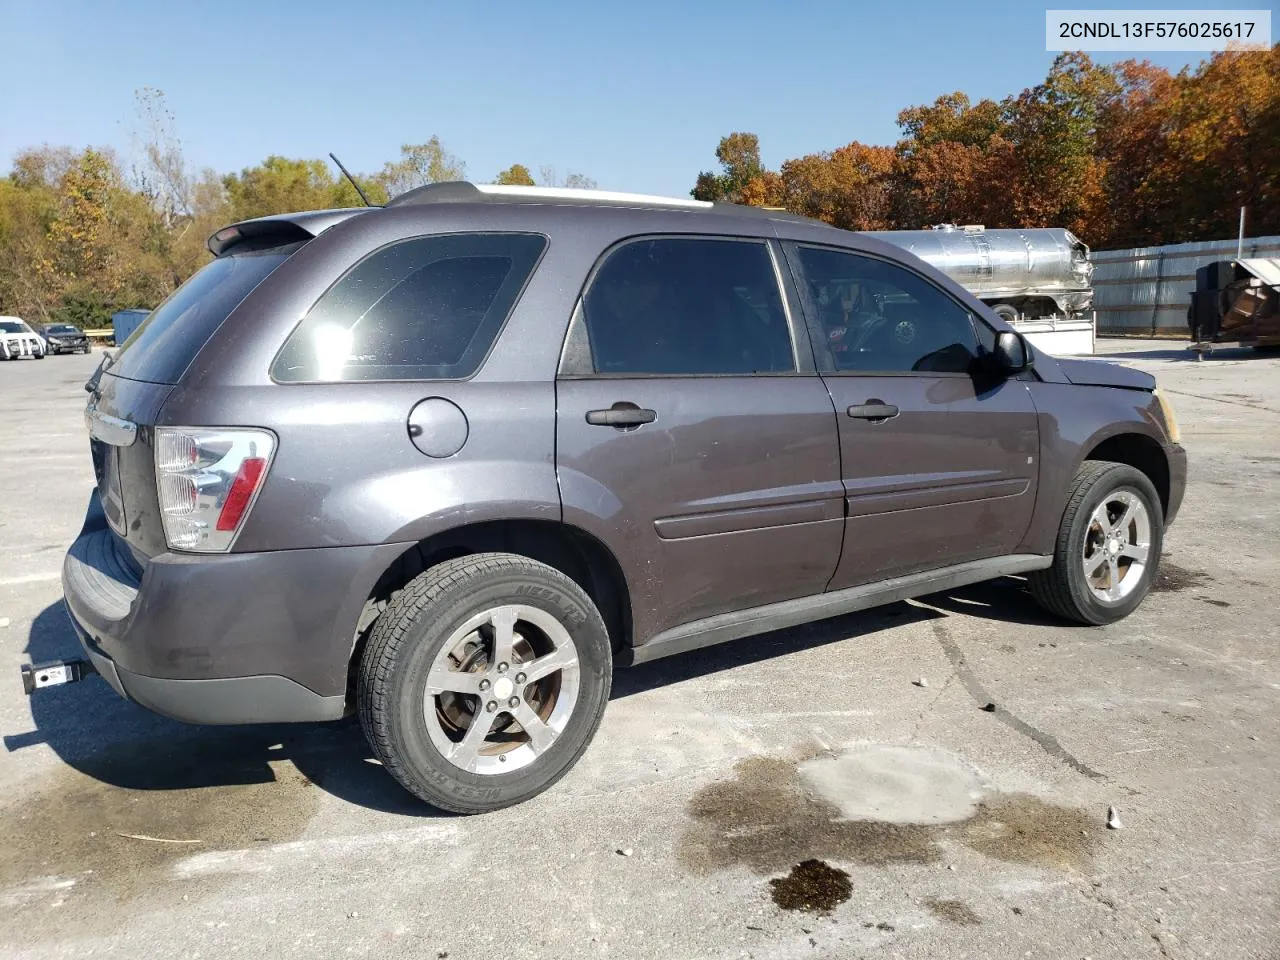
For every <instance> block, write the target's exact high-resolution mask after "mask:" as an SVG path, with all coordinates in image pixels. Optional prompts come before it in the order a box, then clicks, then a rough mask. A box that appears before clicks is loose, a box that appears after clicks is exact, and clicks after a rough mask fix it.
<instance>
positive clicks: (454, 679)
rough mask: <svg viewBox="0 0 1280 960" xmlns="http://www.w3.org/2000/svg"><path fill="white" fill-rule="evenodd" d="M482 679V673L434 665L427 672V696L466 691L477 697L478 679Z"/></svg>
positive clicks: (478, 694) (478, 689)
mask: <svg viewBox="0 0 1280 960" xmlns="http://www.w3.org/2000/svg"><path fill="white" fill-rule="evenodd" d="M483 679H484V674H482V673H468V672H465V671H462V670H450V669H448V668H447V667H443V666H436V667H434V668H432V670H431V672H430V673H428V674H427V696H436V695H439V694H441V693H468V694H471V695H472V696H476V697H478V696H480V681H481V680H483Z"/></svg>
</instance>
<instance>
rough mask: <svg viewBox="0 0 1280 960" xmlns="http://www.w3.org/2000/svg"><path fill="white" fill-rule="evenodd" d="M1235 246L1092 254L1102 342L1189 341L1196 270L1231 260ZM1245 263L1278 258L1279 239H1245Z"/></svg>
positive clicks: (1215, 242)
mask: <svg viewBox="0 0 1280 960" xmlns="http://www.w3.org/2000/svg"><path fill="white" fill-rule="evenodd" d="M1237 243H1238V241H1236V240H1209V241H1205V242H1201V243H1175V244H1170V245H1168V246H1163V247H1134V248H1131V249H1128V250H1095V251H1093V255H1092V257H1093V304H1094V309H1095V310H1096V311H1097V314H1098V333H1099V335H1101V336H1127V337H1178V338H1179V339H1183V340H1190V339H1191V334H1190V330H1189V329H1188V327H1187V308H1188V306H1190V304H1191V294H1192V292H1193V291H1194V290H1195V288H1196V269H1197V268H1199V267H1203V266H1205V265H1207V264H1209V263H1211V262H1213V261H1214V260H1234V259H1236V246H1237ZM1241 256H1242V257H1244V258H1256V257H1280V237H1253V238H1245V241H1244V246H1243V249H1242V251H1241Z"/></svg>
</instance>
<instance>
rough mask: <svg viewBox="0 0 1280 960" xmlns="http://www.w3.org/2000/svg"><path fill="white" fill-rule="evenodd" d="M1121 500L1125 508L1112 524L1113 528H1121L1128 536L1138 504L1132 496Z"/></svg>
mask: <svg viewBox="0 0 1280 960" xmlns="http://www.w3.org/2000/svg"><path fill="white" fill-rule="evenodd" d="M1120 502H1121V503H1123V504H1124V509H1123V510H1122V511H1121V512H1120V516H1119V518H1118V519H1117V520H1116V522H1115V523H1113V524H1112V525H1111V529H1112V530H1119V531H1121V532H1122V533H1123V534H1124V535H1125V536H1128V535H1129V534H1128V531H1129V521H1131V520H1132V519H1133V513H1134V508H1135V506H1136V503H1135V501H1134V500H1133V499H1132V498H1126V499H1124V500H1121V501H1120Z"/></svg>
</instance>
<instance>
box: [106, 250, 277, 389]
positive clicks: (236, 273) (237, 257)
mask: <svg viewBox="0 0 1280 960" xmlns="http://www.w3.org/2000/svg"><path fill="white" fill-rule="evenodd" d="M297 246H299V245H298V244H295V245H292V246H289V247H277V248H272V249H269V250H261V251H255V252H246V253H237V254H230V255H227V256H223V257H219V258H218V259H217V260H214V261H213V262H212V263H210V264H207V265H206V266H204V267H203V268H202V269H201V270H199V271H198V272H197V273H196V274H195V275H194V276H192V277H191V279H189V280H188V281H187V282H186V283H184V284H183V285H182V286H180V287H179V288H178V289H177V290H175V291H174V292H173V293H172V294H170V295H169V297H168V298H167V299H166V300H165V301H164V302H163V303H162V304H160V306H158V307H156V308H155V309H154V310H152V311H151V313H150V314H149V315H148V316H147V318H146V319H145V320H143V321H142V323H141V324H140V325H139V326H138V328H137V329H136V330H134V331H133V333H132V334H130V336H129V339H128V340H126V341H125V342H124V343H123V344H122V345H121V347H120V349H119V350H118V351H117V352H116V359H115V362H114V363H113V364H112V365H111V373H112V374H113V375H115V376H118V377H125V378H127V379H129V380H147V381H150V382H152V383H177V382H178V380H179V379H181V377H182V374H183V373H184V372H186V369H187V367H188V366H190V365H191V361H192V360H194V359H195V356H196V354H197V353H199V352H200V348H201V347H203V346H204V345H205V344H206V343H207V342H208V341H209V338H210V337H212V336H213V334H214V332H215V331H217V329H218V327H220V326H221V325H222V321H224V320H226V319H227V317H228V316H230V315H231V311H233V310H234V309H235V308H236V307H238V306H239V305H240V302H241V301H242V300H244V298H245V297H247V296H248V295H249V294H250V293H251V292H252V291H253V288H254V287H256V286H257V285H258V284H259V283H261V282H262V281H263V280H265V279H266V278H267V277H268V276H269V275H270V274H271V272H272V271H273V270H275V268H276V267H278V266H280V264H282V263H284V261H285V260H287V259H288V258H289V256H290V254H292V253H293V251H294V250H295V249H297Z"/></svg>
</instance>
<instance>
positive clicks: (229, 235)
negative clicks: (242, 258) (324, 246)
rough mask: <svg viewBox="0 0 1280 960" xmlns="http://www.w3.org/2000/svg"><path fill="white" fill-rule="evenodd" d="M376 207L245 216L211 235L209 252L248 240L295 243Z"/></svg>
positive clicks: (218, 252)
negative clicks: (246, 217) (245, 218)
mask: <svg viewBox="0 0 1280 960" xmlns="http://www.w3.org/2000/svg"><path fill="white" fill-rule="evenodd" d="M376 209H377V208H376V207H345V208H342V209H339V210H311V211H308V212H306V213H282V214H279V215H277V216H271V217H258V218H256V219H253V220H242V221H240V222H239V223H233V224H231V225H230V226H227V227H223V228H222V229H221V230H219V231H218V232H217V233H215V234H214V235H213V236H211V237H210V238H209V243H208V247H209V252H210V253H212V254H213V255H214V256H215V257H220V256H222V255H223V254H225V253H229V252H231V250H232V249H233V248H234V247H237V246H239V245H240V244H241V243H244V242H246V241H250V240H253V241H259V242H258V243H255V244H254V245H255V246H258V245H261V241H274V243H276V244H285V243H296V242H298V241H300V240H310V239H311V238H312V237H318V236H320V234H322V233H324V232H325V231H326V230H328V229H329V228H330V227H332V226H335V225H337V224H339V223H341V222H342V221H343V220H349V219H350V218H351V217H354V216H358V215H359V214H362V213H368V212H369V211H370V210H376Z"/></svg>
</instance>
